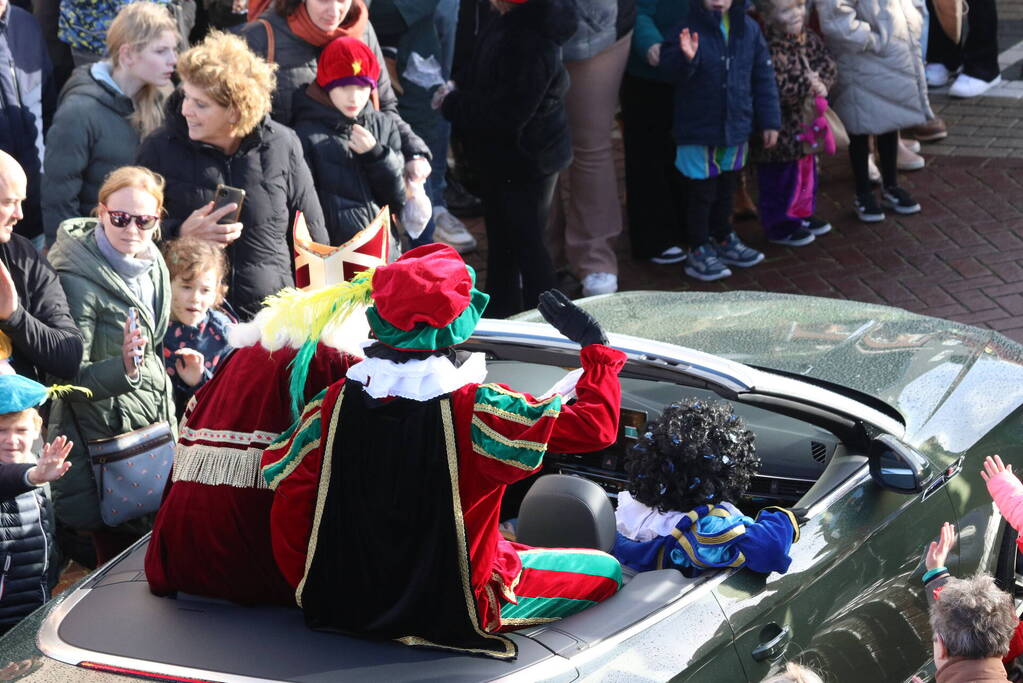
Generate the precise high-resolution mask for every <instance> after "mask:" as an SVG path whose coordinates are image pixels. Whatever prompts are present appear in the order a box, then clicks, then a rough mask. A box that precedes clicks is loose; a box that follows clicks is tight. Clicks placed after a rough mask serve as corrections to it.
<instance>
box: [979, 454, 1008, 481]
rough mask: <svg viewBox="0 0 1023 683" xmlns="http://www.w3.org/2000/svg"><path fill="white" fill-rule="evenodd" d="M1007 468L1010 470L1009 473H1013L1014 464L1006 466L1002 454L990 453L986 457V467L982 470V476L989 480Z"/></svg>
mask: <svg viewBox="0 0 1023 683" xmlns="http://www.w3.org/2000/svg"><path fill="white" fill-rule="evenodd" d="M1005 470H1008V471H1009V474H1012V465H1009V466H1008V467H1006V466H1005V464H1004V463H1003V462H1002V456H1000V455H994V456H991V455H989V456H987V457H986V458H984V469H983V470H981V472H980V478H981V479H983V480H984V481H985V482H987V481H989V480H990V479H991V478H992V477H994V476H995V475H997V474H1001V473H1002V472H1004V471H1005Z"/></svg>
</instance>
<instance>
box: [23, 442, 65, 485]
mask: <svg viewBox="0 0 1023 683" xmlns="http://www.w3.org/2000/svg"><path fill="white" fill-rule="evenodd" d="M72 446H74V443H73V442H71V441H68V439H67V437H66V436H58V437H57V438H56V439H54V440H53V443H48V444H46V445H45V446H43V454H42V455H41V456H39V462H37V463H36V466H35V467H33V468H31V469H30V470H29V471H28V480H29V482H31V483H32V484H34V485H35V486H41V485H42V484H45V483H46V482H48V481H56V480H57V479H60V478H61V477H63V476H64V473H65V472H67V471H68V470H69V469H70V468H71V463H69V462H68V461H67V456H68V453H70V452H71V447H72Z"/></svg>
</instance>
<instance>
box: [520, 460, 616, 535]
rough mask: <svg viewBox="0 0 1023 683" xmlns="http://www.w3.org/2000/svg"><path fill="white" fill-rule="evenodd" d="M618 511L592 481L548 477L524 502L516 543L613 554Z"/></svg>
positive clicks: (537, 485)
mask: <svg viewBox="0 0 1023 683" xmlns="http://www.w3.org/2000/svg"><path fill="white" fill-rule="evenodd" d="M615 529H616V527H615V511H614V508H613V507H612V506H611V501H610V500H609V499H608V497H607V493H605V492H604V489H602V488H600V487H599V486H597V485H596V484H594V483H593V482H592V481H589V480H588V479H583V478H581V477H572V476H568V475H565V474H547V475H544V476H542V477H540V478H539V479H537V480H536V483H535V484H533V486H532V487H531V488H530V489H529V492H528V493H526V497H525V498H523V499H522V506H521V507H520V508H519V521H518V527H517V533H516V540H518V542H519V543H524V544H526V545H530V546H536V547H540V548H595V549H597V550H603V551H604V552H611V548H612V547H613V546H614V542H615Z"/></svg>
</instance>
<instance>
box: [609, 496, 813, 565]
mask: <svg viewBox="0 0 1023 683" xmlns="http://www.w3.org/2000/svg"><path fill="white" fill-rule="evenodd" d="M622 507H625V508H626V509H625V510H622ZM642 508H646V506H645V505H643V504H642V503H640V502H638V501H635V500H633V499H632V498H631V497H629V496H628V494H623V500H622V501H621V504H620V506H619V514H620V515H621V514H623V513H624V514H629V513H630V511H631V512H632V513H636V512H641V510H642ZM647 510H650V508H647ZM651 512H653V511H652V510H651ZM619 528H621V525H619ZM797 540H799V524H798V523H797V522H796V518H795V516H794V515H793V514H792V513H791V512H789V511H788V510H785V509H783V508H776V507H768V508H764V509H763V510H761V511H760V512H759V513H758V514H757V518H756V520H754V519H753V518H751V517H749V516H747V515H744V514H742V513H741V512H740V511H739V510H738V508H736V507H735V506H734V505H732V504H731V503H718V504H716V505H700V506H698V507H696V508H695V509H693V510H690V511H689V512H685V513H679V520H678V522H677V523H676V524H675V527H674V528H673V529H672V530H671V532H670V533H668V534H664V535H658V536H655V537H654V538H651V539H649V540H634V539H633V538H629V537H628V536H626V535H624V534H623V533H621V531H619V532H618V535H617V538H616V539H615V546H614V551H613V554H614V556H615V557H617V558H618V560H619V561H620V562H621V563H622V564H624V565H626V566H628V567H630V568H632V569H634V570H636V571H650V570H652V569H668V568H674V569H678V570H679V571H681V572H682V573H683V574H684V575H686V576H688V577H694V576H698V575H699V574H701V573H702V572H703V571H705V570H707V569H722V568H737V567H748V568H750V569H752V570H753V571H755V572H761V573H764V574H769V573H770V572H778V573H779V574H784V573H785V572H786V571H788V568H789V564H791V562H792V558H790V557H789V549H790V548H791V547H792V544H793V543H795V542H796V541H797Z"/></svg>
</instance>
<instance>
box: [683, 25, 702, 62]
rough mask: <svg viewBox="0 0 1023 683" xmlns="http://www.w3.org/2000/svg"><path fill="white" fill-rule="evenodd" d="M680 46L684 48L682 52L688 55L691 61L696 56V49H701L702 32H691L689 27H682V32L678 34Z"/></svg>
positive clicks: (687, 57)
mask: <svg viewBox="0 0 1023 683" xmlns="http://www.w3.org/2000/svg"><path fill="white" fill-rule="evenodd" d="M678 46H679V48H680V49H681V50H682V54H684V55H685V56H686V59H688V60H689V61H690V62H691V61H693V59H694V58H695V57H696V51H697V50H699V49H700V34H699V33H697V32H696V31H693V32H692V33H691V34H690V33H689V29H687V28H684V29H682V33H680V34H678Z"/></svg>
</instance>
